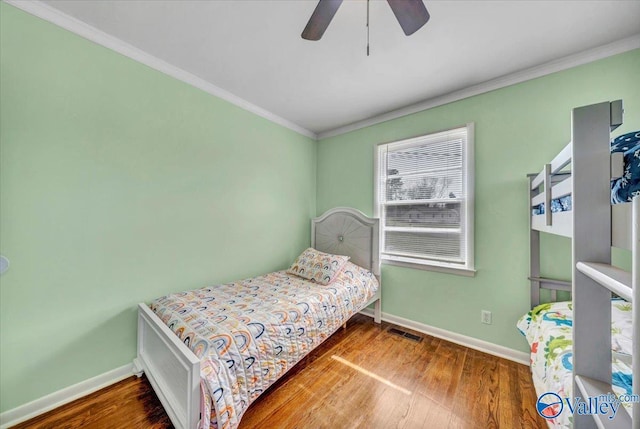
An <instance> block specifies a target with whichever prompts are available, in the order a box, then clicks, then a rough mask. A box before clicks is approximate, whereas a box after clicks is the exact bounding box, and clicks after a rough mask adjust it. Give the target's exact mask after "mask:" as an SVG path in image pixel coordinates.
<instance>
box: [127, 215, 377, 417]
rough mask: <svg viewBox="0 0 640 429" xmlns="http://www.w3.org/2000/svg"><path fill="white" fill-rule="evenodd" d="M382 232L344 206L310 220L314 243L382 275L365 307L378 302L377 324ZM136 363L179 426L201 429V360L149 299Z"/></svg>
mask: <svg viewBox="0 0 640 429" xmlns="http://www.w3.org/2000/svg"><path fill="white" fill-rule="evenodd" d="M379 232H380V230H379V220H378V219H374V218H370V217H367V216H365V215H364V214H362V213H361V212H360V211H358V210H355V209H351V208H345V207H338V208H335V209H332V210H329V211H327V212H326V213H324V214H323V215H322V216H320V217H317V218H315V219H312V221H311V246H312V247H314V248H316V249H317V250H320V251H322V252H326V253H334V254H340V255H347V256H350V257H351V260H352V261H353V262H354V263H355V264H357V265H360V266H361V267H364V268H367V269H368V270H369V271H371V272H372V273H373V274H374V275H375V276H376V278H377V279H378V282H379V284H380V287H379V288H378V291H377V292H376V294H375V296H374V297H373V298H372V299H371V300H370V301H369V302H368V303H367V304H366V305H365V307H368V306H369V305H371V304H374V306H375V308H374V321H375V323H380V320H381V313H382V307H381V297H382V283H381V282H380V259H379V258H380V257H379V255H380V253H379V252H378V243H379V242H380V241H379ZM345 322H346V321H345ZM133 364H134V373H135V374H136V375H137V376H138V377H141V376H142V374H143V373H144V374H146V375H147V378H148V380H149V382H150V383H151V386H152V387H153V390H154V391H155V392H156V394H157V395H158V398H159V399H160V402H161V403H162V406H163V407H164V409H165V411H166V412H167V414H168V415H169V418H170V419H171V422H172V423H173V425H174V426H175V427H176V429H196V428H197V426H198V422H199V421H200V401H201V395H200V360H199V359H198V357H197V356H196V355H195V354H194V353H193V352H192V351H191V349H189V347H187V346H186V345H185V344H184V343H182V341H180V339H179V338H178V337H177V336H176V335H175V334H174V333H173V332H172V331H171V330H170V329H169V328H168V327H167V326H166V325H165V324H164V323H163V322H162V320H160V318H159V317H158V316H156V314H155V313H154V312H153V311H152V310H151V309H150V308H149V307H148V306H147V304H145V303H140V304H138V356H137V357H136V358H135V359H134V361H133Z"/></svg>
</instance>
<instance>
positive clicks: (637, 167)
mask: <svg viewBox="0 0 640 429" xmlns="http://www.w3.org/2000/svg"><path fill="white" fill-rule="evenodd" d="M616 152H621V153H622V157H623V163H624V170H623V174H622V177H620V178H618V179H615V180H612V181H611V204H619V203H626V202H631V200H632V199H633V197H634V196H636V195H640V131H634V132H631V133H627V134H623V135H621V136H619V137H616V138H615V139H613V140H612V141H611V153H616ZM545 210H546V208H545V205H544V203H542V204H540V205H537V206H535V207H533V208H532V214H533V215H541V214H544V213H545ZM569 210H571V195H567V196H564V197H562V198H556V199H553V200H551V211H552V212H553V213H556V212H562V211H569Z"/></svg>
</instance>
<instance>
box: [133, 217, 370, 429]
mask: <svg viewBox="0 0 640 429" xmlns="http://www.w3.org/2000/svg"><path fill="white" fill-rule="evenodd" d="M378 243H379V225H378V220H377V219H372V218H368V217H366V216H365V215H363V214H362V213H360V212H359V211H357V210H354V209H349V208H337V209H333V210H330V211H328V212H326V213H325V214H324V215H322V216H320V217H318V218H316V219H313V221H312V227H311V245H312V248H310V249H307V250H306V251H304V252H303V253H302V254H301V255H300V256H299V257H298V258H297V260H296V261H295V262H294V263H293V264H292V265H291V267H290V268H289V269H288V270H286V271H278V272H274V273H269V274H266V275H263V276H259V277H255V278H252V279H246V280H242V281H239V282H234V283H229V284H224V285H218V286H212V287H205V288H202V289H197V290H193V291H188V292H181V293H175V294H171V295H167V296H165V297H161V298H158V299H156V300H155V301H153V302H152V303H151V304H150V305H146V304H144V303H142V304H139V306H138V308H139V318H138V356H137V358H136V359H135V361H134V365H135V367H136V369H137V372H138V375H142V373H143V372H144V373H145V374H146V375H147V378H148V379H149V381H150V383H151V385H152V386H153V388H154V390H155V392H156V393H157V395H158V397H159V399H160V401H161V402H162V404H163V406H164V408H165V410H166V411H167V414H168V415H169V417H170V419H171V421H172V423H173V424H174V426H175V427H176V428H178V429H180V428H188V429H194V428H209V427H211V428H220V429H222V428H225V429H227V428H235V427H237V426H238V425H239V423H240V420H241V418H242V415H243V414H244V412H245V411H246V410H247V408H248V407H249V405H250V404H251V403H252V402H253V401H255V400H256V399H257V398H258V397H259V396H260V394H261V393H262V392H264V391H265V390H266V389H267V388H268V387H269V386H271V385H272V384H273V383H274V382H275V381H276V380H277V379H279V378H280V377H282V376H283V375H284V374H285V373H286V372H287V371H288V370H289V369H290V368H292V367H293V366H294V365H295V364H296V363H297V362H299V361H300V360H301V359H302V358H303V357H304V356H306V355H307V354H308V353H309V352H311V351H312V350H313V349H314V348H315V347H317V346H318V345H319V344H321V343H322V342H323V341H324V340H325V339H327V338H328V337H329V336H331V334H333V333H334V332H335V331H336V330H337V329H338V328H340V326H342V325H343V324H344V323H346V321H347V320H348V319H349V318H350V317H351V316H353V315H354V314H355V313H357V312H359V311H360V310H362V309H363V308H365V307H367V306H369V305H370V304H374V305H375V311H374V320H375V322H376V323H380V312H381V306H380V298H381V289H380V284H379V274H380V271H379V265H380V264H379V259H378V258H379V256H378Z"/></svg>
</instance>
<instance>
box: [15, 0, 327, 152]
mask: <svg viewBox="0 0 640 429" xmlns="http://www.w3.org/2000/svg"><path fill="white" fill-rule="evenodd" d="M3 1H4V2H5V3H7V4H10V5H12V6H15V7H17V8H18V9H21V10H23V11H25V12H27V13H29V14H31V15H34V16H36V17H38V18H41V19H44V20H45V21H48V22H51V23H52V24H55V25H57V26H59V27H62V28H64V29H65V30H68V31H71V32H72V33H75V34H77V35H78V36H80V37H83V38H85V39H87V40H89V41H91V42H94V43H97V44H98V45H101V46H104V47H105V48H108V49H111V50H113V51H115V52H117V53H119V54H122V55H124V56H126V57H129V58H131V59H132V60H134V61H137V62H139V63H142V64H144V65H146V66H149V67H151V68H152V69H154V70H157V71H159V72H161V73H164V74H166V75H168V76H171V77H173V78H175V79H178V80H180V81H182V82H185V83H187V84H189V85H191V86H194V87H196V88H198V89H200V90H202V91H204V92H207V93H209V94H211V95H213V96H216V97H218V98H221V99H223V100H226V101H228V102H229V103H231V104H234V105H236V106H238V107H240V108H242V109H244V110H247V111H249V112H251V113H254V114H256V115H258V116H260V117H262V118H265V119H267V120H269V121H271V122H273V123H276V124H278V125H282V126H283V127H286V128H289V129H290V130H293V131H295V132H297V133H299V134H302V135H303V136H306V137H310V138H312V139H314V140H315V139H317V135H316V133H314V132H313V131H310V130H308V129H306V128H303V127H301V126H299V125H297V124H295V123H293V122H291V121H289V120H287V119H284V118H282V117H280V116H278V115H276V114H275V113H272V112H270V111H268V110H266V109H263V108H262V107H259V106H256V105H255V104H253V103H251V102H249V101H247V100H245V99H243V98H240V97H238V96H237V95H235V94H232V93H230V92H229V91H226V90H224V89H222V88H220V87H218V86H215V85H213V84H212V83H210V82H207V81H206V80H204V79H202V78H199V77H198V76H196V75H193V74H191V73H189V72H187V71H186V70H183V69H181V68H179V67H176V66H174V65H172V64H169V63H168V62H166V61H164V60H161V59H160V58H157V57H154V56H153V55H151V54H149V53H147V52H145V51H143V50H141V49H138V48H136V47H135V46H132V45H130V44H128V43H126V42H125V41H123V40H121V39H118V38H117V37H114V36H111V35H110V34H107V33H105V32H104V31H101V30H98V29H97V28H95V27H93V26H92V25H89V24H87V23H86V22H83V21H80V20H79V19H76V18H74V17H72V16H70V15H67V14H66V13H64V12H61V11H60V10H58V9H56V8H53V7H51V6H49V5H47V4H45V3H42V2H40V1H38V0H3Z"/></svg>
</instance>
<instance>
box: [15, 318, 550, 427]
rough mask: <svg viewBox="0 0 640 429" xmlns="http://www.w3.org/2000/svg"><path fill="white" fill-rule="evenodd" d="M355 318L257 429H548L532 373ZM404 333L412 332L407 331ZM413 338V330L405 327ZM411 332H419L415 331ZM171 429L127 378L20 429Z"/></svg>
mask: <svg viewBox="0 0 640 429" xmlns="http://www.w3.org/2000/svg"><path fill="white" fill-rule="evenodd" d="M390 327H394V326H393V325H390V324H388V323H382V325H375V324H374V323H373V321H372V319H371V318H369V317H365V316H362V315H356V316H354V317H353V318H352V319H351V320H350V321H349V323H348V326H347V329H346V330H343V329H340V330H339V331H338V332H336V333H335V334H334V335H333V336H332V337H331V338H329V339H328V340H327V341H326V342H325V343H324V344H322V345H321V346H320V347H319V348H318V349H316V350H315V351H313V352H312V353H311V354H309V356H307V357H306V358H305V359H303V360H302V362H300V363H299V364H298V365H296V366H295V367H294V368H292V369H291V371H289V373H288V374H287V375H286V376H285V377H284V378H283V379H281V380H280V381H278V382H277V383H276V384H275V385H274V386H272V387H271V388H270V389H268V390H267V391H266V392H265V393H264V394H263V395H262V396H261V397H260V398H259V399H258V400H257V402H255V403H254V404H253V405H252V406H251V407H249V410H248V411H247V413H246V414H245V415H244V417H243V418H242V422H241V424H240V429H250V428H278V429H280V428H282V429H284V428H300V429H302V428H314V429H316V428H332V429H336V428H338V429H342V428H373V429H375V428H385V429H386V428H398V429H401V428H404V429H414V428H415V429H419V428H425V429H430V428H434V429H441V428H451V429H454V428H461V429H467V428H469V429H475V428H478V429H490V428H505V429H516V428H540V429H545V428H546V427H547V426H546V423H545V421H544V420H543V419H542V418H541V417H539V416H538V415H537V413H536V411H535V401H536V395H535V391H534V389H533V385H532V382H531V374H530V372H529V368H528V367H526V366H524V365H520V364H517V363H514V362H511V361H508V360H505V359H501V358H497V357H494V356H491V355H488V354H485V353H481V352H478V351H475V350H471V349H468V348H466V347H462V346H458V345H456V344H453V343H449V342H447V341H444V340H440V339H437V338H434V337H430V336H427V335H423V334H420V333H417V332H412V333H414V334H417V335H420V337H422V338H423V339H422V341H420V342H415V341H412V340H410V339H407V338H404V337H400V336H398V335H395V334H393V333H391V332H389V328H390ZM403 329H404V328H403ZM404 330H405V331H407V330H406V329H404ZM410 332H411V331H410ZM81 427H82V428H158V429H160V428H171V427H172V426H171V422H170V421H169V419H168V417H167V416H166V414H165V412H164V410H163V409H162V406H161V405H160V402H159V401H158V399H157V397H156V396H155V394H154V392H153V390H152V389H151V386H150V385H149V383H148V381H147V380H146V378H144V377H143V378H141V379H137V378H135V377H131V378H128V379H126V380H124V381H121V382H120V383H117V384H115V385H113V386H110V387H107V388H106V389H103V390H101V391H99V392H96V393H94V394H92V395H89V396H87V397H85V398H82V399H79V400H77V401H75V402H72V403H70V404H67V405H65V406H63V407H60V408H58V409H56V410H53V411H51V412H49V413H46V414H44V415H42V416H39V417H36V418H34V419H32V420H30V421H28V422H25V423H22V424H20V425H18V426H16V428H69V429H71V428H81Z"/></svg>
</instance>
